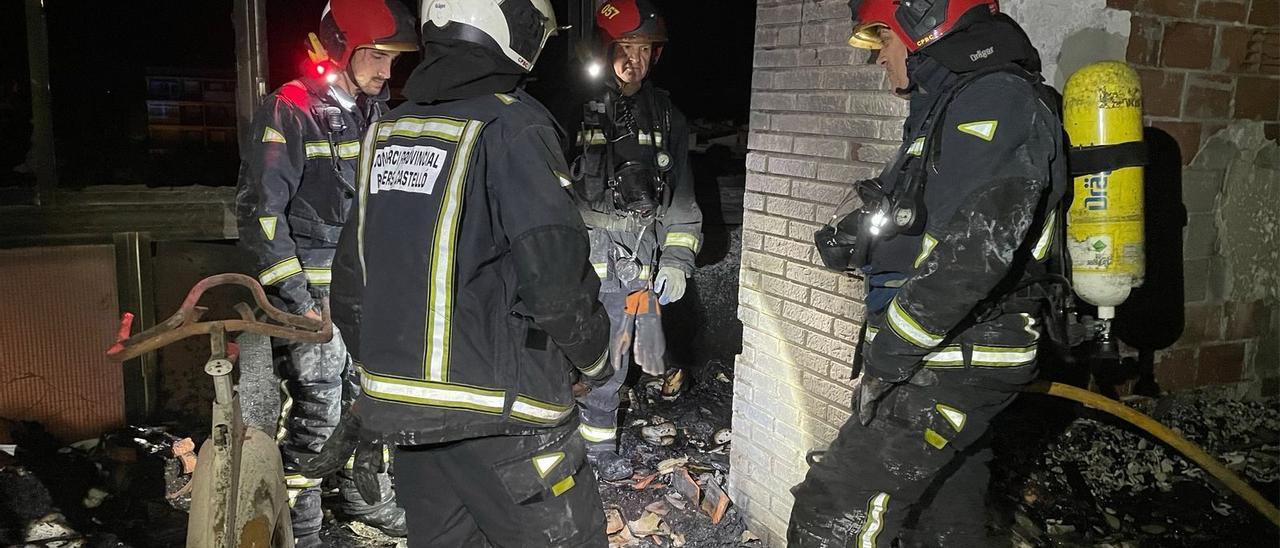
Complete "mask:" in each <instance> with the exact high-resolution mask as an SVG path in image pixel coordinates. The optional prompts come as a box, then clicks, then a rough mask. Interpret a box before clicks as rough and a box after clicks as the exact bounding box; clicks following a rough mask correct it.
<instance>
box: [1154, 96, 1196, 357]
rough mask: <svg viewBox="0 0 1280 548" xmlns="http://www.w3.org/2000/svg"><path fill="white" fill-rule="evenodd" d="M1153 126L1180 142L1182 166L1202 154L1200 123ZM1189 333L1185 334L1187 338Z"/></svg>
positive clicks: (1161, 122)
mask: <svg viewBox="0 0 1280 548" xmlns="http://www.w3.org/2000/svg"><path fill="white" fill-rule="evenodd" d="M1151 125H1152V126H1155V127H1156V128H1158V129H1160V130H1163V131H1164V132H1165V133H1168V134H1169V135H1170V136H1171V137H1173V138H1174V139H1175V140H1177V141H1178V150H1179V151H1180V152H1182V165H1184V166H1185V165H1187V164H1189V163H1191V159H1192V158H1195V156H1196V153H1197V152H1200V142H1201V141H1200V123H1199V122H1166V121H1163V120H1159V121H1153V122H1151ZM1186 335H1187V333H1185V332H1184V333H1183V336H1184V337H1185V336H1186Z"/></svg>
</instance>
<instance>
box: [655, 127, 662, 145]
mask: <svg viewBox="0 0 1280 548" xmlns="http://www.w3.org/2000/svg"><path fill="white" fill-rule="evenodd" d="M653 144H654V145H655V146H662V132H661V131H655V132H653Z"/></svg>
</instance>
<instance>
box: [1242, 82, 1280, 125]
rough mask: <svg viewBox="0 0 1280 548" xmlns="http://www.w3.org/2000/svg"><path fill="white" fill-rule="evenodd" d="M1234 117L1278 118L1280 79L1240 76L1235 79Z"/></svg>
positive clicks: (1279, 109) (1272, 119)
mask: <svg viewBox="0 0 1280 548" xmlns="http://www.w3.org/2000/svg"><path fill="white" fill-rule="evenodd" d="M1235 106H1236V108H1235V117H1236V118H1246V119H1250V120H1264V121H1274V120H1280V79H1276V78H1267V77H1262V76H1241V77H1240V78H1239V80H1237V81H1236V100H1235Z"/></svg>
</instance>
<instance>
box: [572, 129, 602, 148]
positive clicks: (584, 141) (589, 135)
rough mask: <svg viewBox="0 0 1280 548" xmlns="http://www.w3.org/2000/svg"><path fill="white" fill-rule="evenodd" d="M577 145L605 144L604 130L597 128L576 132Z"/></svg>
mask: <svg viewBox="0 0 1280 548" xmlns="http://www.w3.org/2000/svg"><path fill="white" fill-rule="evenodd" d="M577 143H578V145H579V146H582V145H603V144H605V138H604V132H603V131H600V130H598V129H590V130H582V131H579V132H578V141H577Z"/></svg>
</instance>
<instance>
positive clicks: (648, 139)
mask: <svg viewBox="0 0 1280 548" xmlns="http://www.w3.org/2000/svg"><path fill="white" fill-rule="evenodd" d="M636 140H638V141H640V144H642V145H649V146H653V136H652V135H649V134H648V133H645V132H643V131H641V132H640V134H639V135H637V136H636Z"/></svg>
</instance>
